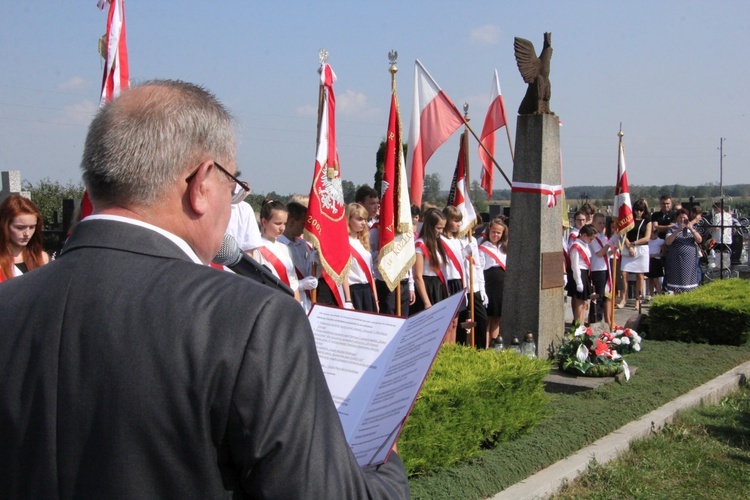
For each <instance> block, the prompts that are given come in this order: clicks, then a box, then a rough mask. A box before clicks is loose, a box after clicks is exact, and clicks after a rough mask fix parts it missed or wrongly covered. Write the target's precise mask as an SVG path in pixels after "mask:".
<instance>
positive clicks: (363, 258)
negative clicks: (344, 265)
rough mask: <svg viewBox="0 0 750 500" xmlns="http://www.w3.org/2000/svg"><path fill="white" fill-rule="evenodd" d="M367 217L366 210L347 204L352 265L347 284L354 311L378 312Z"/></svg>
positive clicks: (357, 204)
mask: <svg viewBox="0 0 750 500" xmlns="http://www.w3.org/2000/svg"><path fill="white" fill-rule="evenodd" d="M368 215H369V212H368V211H367V209H366V208H365V207H364V206H362V205H360V204H359V203H349V204H348V205H347V206H346V221H347V227H348V229H349V247H350V251H351V254H352V265H351V267H350V268H349V274H348V275H347V282H348V284H349V295H350V297H351V301H352V305H353V306H354V309H357V310H358V311H371V312H378V298H377V292H376V290H375V279H374V278H373V275H372V253H371V252H370V231H369V229H370V228H369V227H368V226H367V217H368Z"/></svg>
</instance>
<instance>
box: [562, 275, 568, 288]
mask: <svg viewBox="0 0 750 500" xmlns="http://www.w3.org/2000/svg"><path fill="white" fill-rule="evenodd" d="M566 286H568V275H567V274H563V287H566Z"/></svg>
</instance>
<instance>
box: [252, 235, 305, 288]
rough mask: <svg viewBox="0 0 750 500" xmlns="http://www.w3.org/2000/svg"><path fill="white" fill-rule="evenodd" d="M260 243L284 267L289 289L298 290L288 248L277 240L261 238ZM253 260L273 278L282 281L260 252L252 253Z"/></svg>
mask: <svg viewBox="0 0 750 500" xmlns="http://www.w3.org/2000/svg"><path fill="white" fill-rule="evenodd" d="M261 243H262V246H264V247H266V248H268V249H269V250H270V251H271V252H272V253H273V254H274V255H275V256H276V258H277V259H279V260H280V261H281V263H282V264H283V265H284V269H285V270H286V274H287V278H288V279H289V287H290V288H291V289H292V290H297V289H298V288H299V280H298V279H297V273H296V272H295V271H294V263H293V262H292V256H291V254H290V253H289V248H288V247H287V246H286V245H284V244H283V243H281V242H280V241H279V240H278V239H277V240H276V241H271V240H267V239H265V238H263V237H261ZM253 259H255V260H257V261H258V262H260V263H261V264H263V265H264V266H266V267H268V269H270V270H271V272H272V273H273V274H274V276H276V277H277V278H279V279H280V280H282V281H284V280H283V278H282V277H281V276H279V273H278V272H277V271H276V268H275V267H274V266H273V264H271V263H270V262H269V261H268V260H267V259H266V258H265V257H264V256H263V254H262V253H260V250H258V249H256V250H254V251H253Z"/></svg>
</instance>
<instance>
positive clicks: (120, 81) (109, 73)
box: [97, 0, 130, 106]
mask: <svg viewBox="0 0 750 500" xmlns="http://www.w3.org/2000/svg"><path fill="white" fill-rule="evenodd" d="M107 2H109V14H108V15H107V34H106V35H105V40H104V47H105V49H106V54H102V57H104V59H105V60H106V64H105V65H104V77H103V78H102V95H101V99H100V101H99V105H100V106H104V105H105V104H106V103H108V102H109V101H111V100H112V99H113V98H115V97H117V95H119V93H120V92H121V91H123V90H125V89H127V88H128V87H129V86H130V70H129V68H128V47H127V43H126V38H125V2H124V0H106V1H105V0H99V3H98V4H97V6H98V7H99V8H100V9H102V10H104V5H105V4H106V3H107Z"/></svg>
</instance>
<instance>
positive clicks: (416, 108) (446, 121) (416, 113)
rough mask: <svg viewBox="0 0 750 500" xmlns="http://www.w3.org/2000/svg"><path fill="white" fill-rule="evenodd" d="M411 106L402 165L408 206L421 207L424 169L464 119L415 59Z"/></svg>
mask: <svg viewBox="0 0 750 500" xmlns="http://www.w3.org/2000/svg"><path fill="white" fill-rule="evenodd" d="M412 106H413V107H412V114H411V127H410V129H409V151H408V153H407V158H406V165H407V169H408V172H409V188H410V189H409V191H410V193H411V202H412V204H413V205H417V206H421V205H422V191H423V189H424V172H425V166H426V165H427V162H428V161H429V159H430V157H431V156H432V154H433V153H434V152H435V151H436V150H437V148H439V147H440V145H441V144H443V143H444V142H445V141H446V140H447V139H448V137H450V136H451V135H452V134H453V132H455V131H456V130H458V127H460V126H461V125H463V123H464V119H463V117H462V116H461V113H460V112H459V111H458V109H457V108H456V106H455V105H454V104H453V102H452V101H451V100H450V98H449V97H448V96H447V95H445V92H443V91H442V90H441V89H440V87H439V86H438V84H437V83H436V82H435V80H434V79H433V78H432V76H430V74H429V73H428V72H427V70H426V69H425V68H424V66H422V63H421V62H419V59H417V60H416V61H415V63H414V101H413V105H412Z"/></svg>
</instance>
